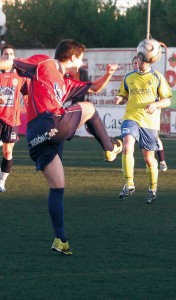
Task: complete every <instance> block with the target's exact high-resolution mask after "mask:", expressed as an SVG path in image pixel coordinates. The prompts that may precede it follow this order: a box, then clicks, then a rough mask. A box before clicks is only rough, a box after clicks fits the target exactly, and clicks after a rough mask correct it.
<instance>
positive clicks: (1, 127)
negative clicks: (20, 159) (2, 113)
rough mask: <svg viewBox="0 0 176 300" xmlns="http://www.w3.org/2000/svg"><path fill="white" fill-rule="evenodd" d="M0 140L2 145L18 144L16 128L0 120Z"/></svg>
mask: <svg viewBox="0 0 176 300" xmlns="http://www.w3.org/2000/svg"><path fill="white" fill-rule="evenodd" d="M0 140H2V142H3V143H16V142H18V140H19V138H18V126H13V127H12V126H10V125H8V124H7V123H5V122H4V121H3V120H1V119H0Z"/></svg>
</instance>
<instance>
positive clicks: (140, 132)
mask: <svg viewBox="0 0 176 300" xmlns="http://www.w3.org/2000/svg"><path fill="white" fill-rule="evenodd" d="M126 135H132V136H133V137H134V138H135V140H136V141H137V142H139V145H140V148H141V149H145V150H149V151H157V150H158V149H159V144H158V131H157V130H154V129H148V128H143V127H140V126H139V125H138V123H137V122H135V121H132V120H125V121H123V123H122V125H121V136H122V138H123V137H124V136H126Z"/></svg>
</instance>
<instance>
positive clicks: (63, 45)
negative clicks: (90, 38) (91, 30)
mask: <svg viewBox="0 0 176 300" xmlns="http://www.w3.org/2000/svg"><path fill="white" fill-rule="evenodd" d="M84 51H85V46H84V45H83V44H80V43H78V42H76V41H74V40H72V39H66V40H62V41H61V42H60V43H59V44H58V45H57V48H56V51H55V57H54V58H56V59H58V60H59V61H61V62H64V61H67V60H68V59H69V58H70V57H71V56H72V55H75V56H76V57H79V56H80V55H81V53H83V52H84Z"/></svg>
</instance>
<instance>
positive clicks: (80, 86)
mask: <svg viewBox="0 0 176 300" xmlns="http://www.w3.org/2000/svg"><path fill="white" fill-rule="evenodd" d="M14 67H15V68H16V70H17V72H18V74H19V75H20V76H24V77H28V78H30V79H31V80H30V86H29V90H28V104H27V106H26V109H27V113H28V122H29V121H31V120H32V119H34V118H35V117H37V115H39V114H41V113H43V112H45V111H48V112H51V113H53V114H57V115H62V114H64V112H65V108H64V106H63V105H64V103H65V102H66V101H70V100H71V101H72V100H73V99H74V98H76V97H77V96H78V95H79V96H80V95H83V94H85V93H86V92H87V91H88V89H89V87H90V85H91V84H92V83H91V82H80V81H76V80H73V79H71V78H67V77H64V75H63V74H62V73H61V72H60V71H59V70H58V66H57V63H56V61H55V60H54V59H52V58H51V57H49V56H47V55H42V54H40V55H34V56H31V57H29V58H23V59H21V58H20V59H15V60H14Z"/></svg>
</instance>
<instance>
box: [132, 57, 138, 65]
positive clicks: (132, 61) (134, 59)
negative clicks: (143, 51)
mask: <svg viewBox="0 0 176 300" xmlns="http://www.w3.org/2000/svg"><path fill="white" fill-rule="evenodd" d="M135 59H137V55H136V56H134V57H133V59H132V64H133V63H134V61H135Z"/></svg>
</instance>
